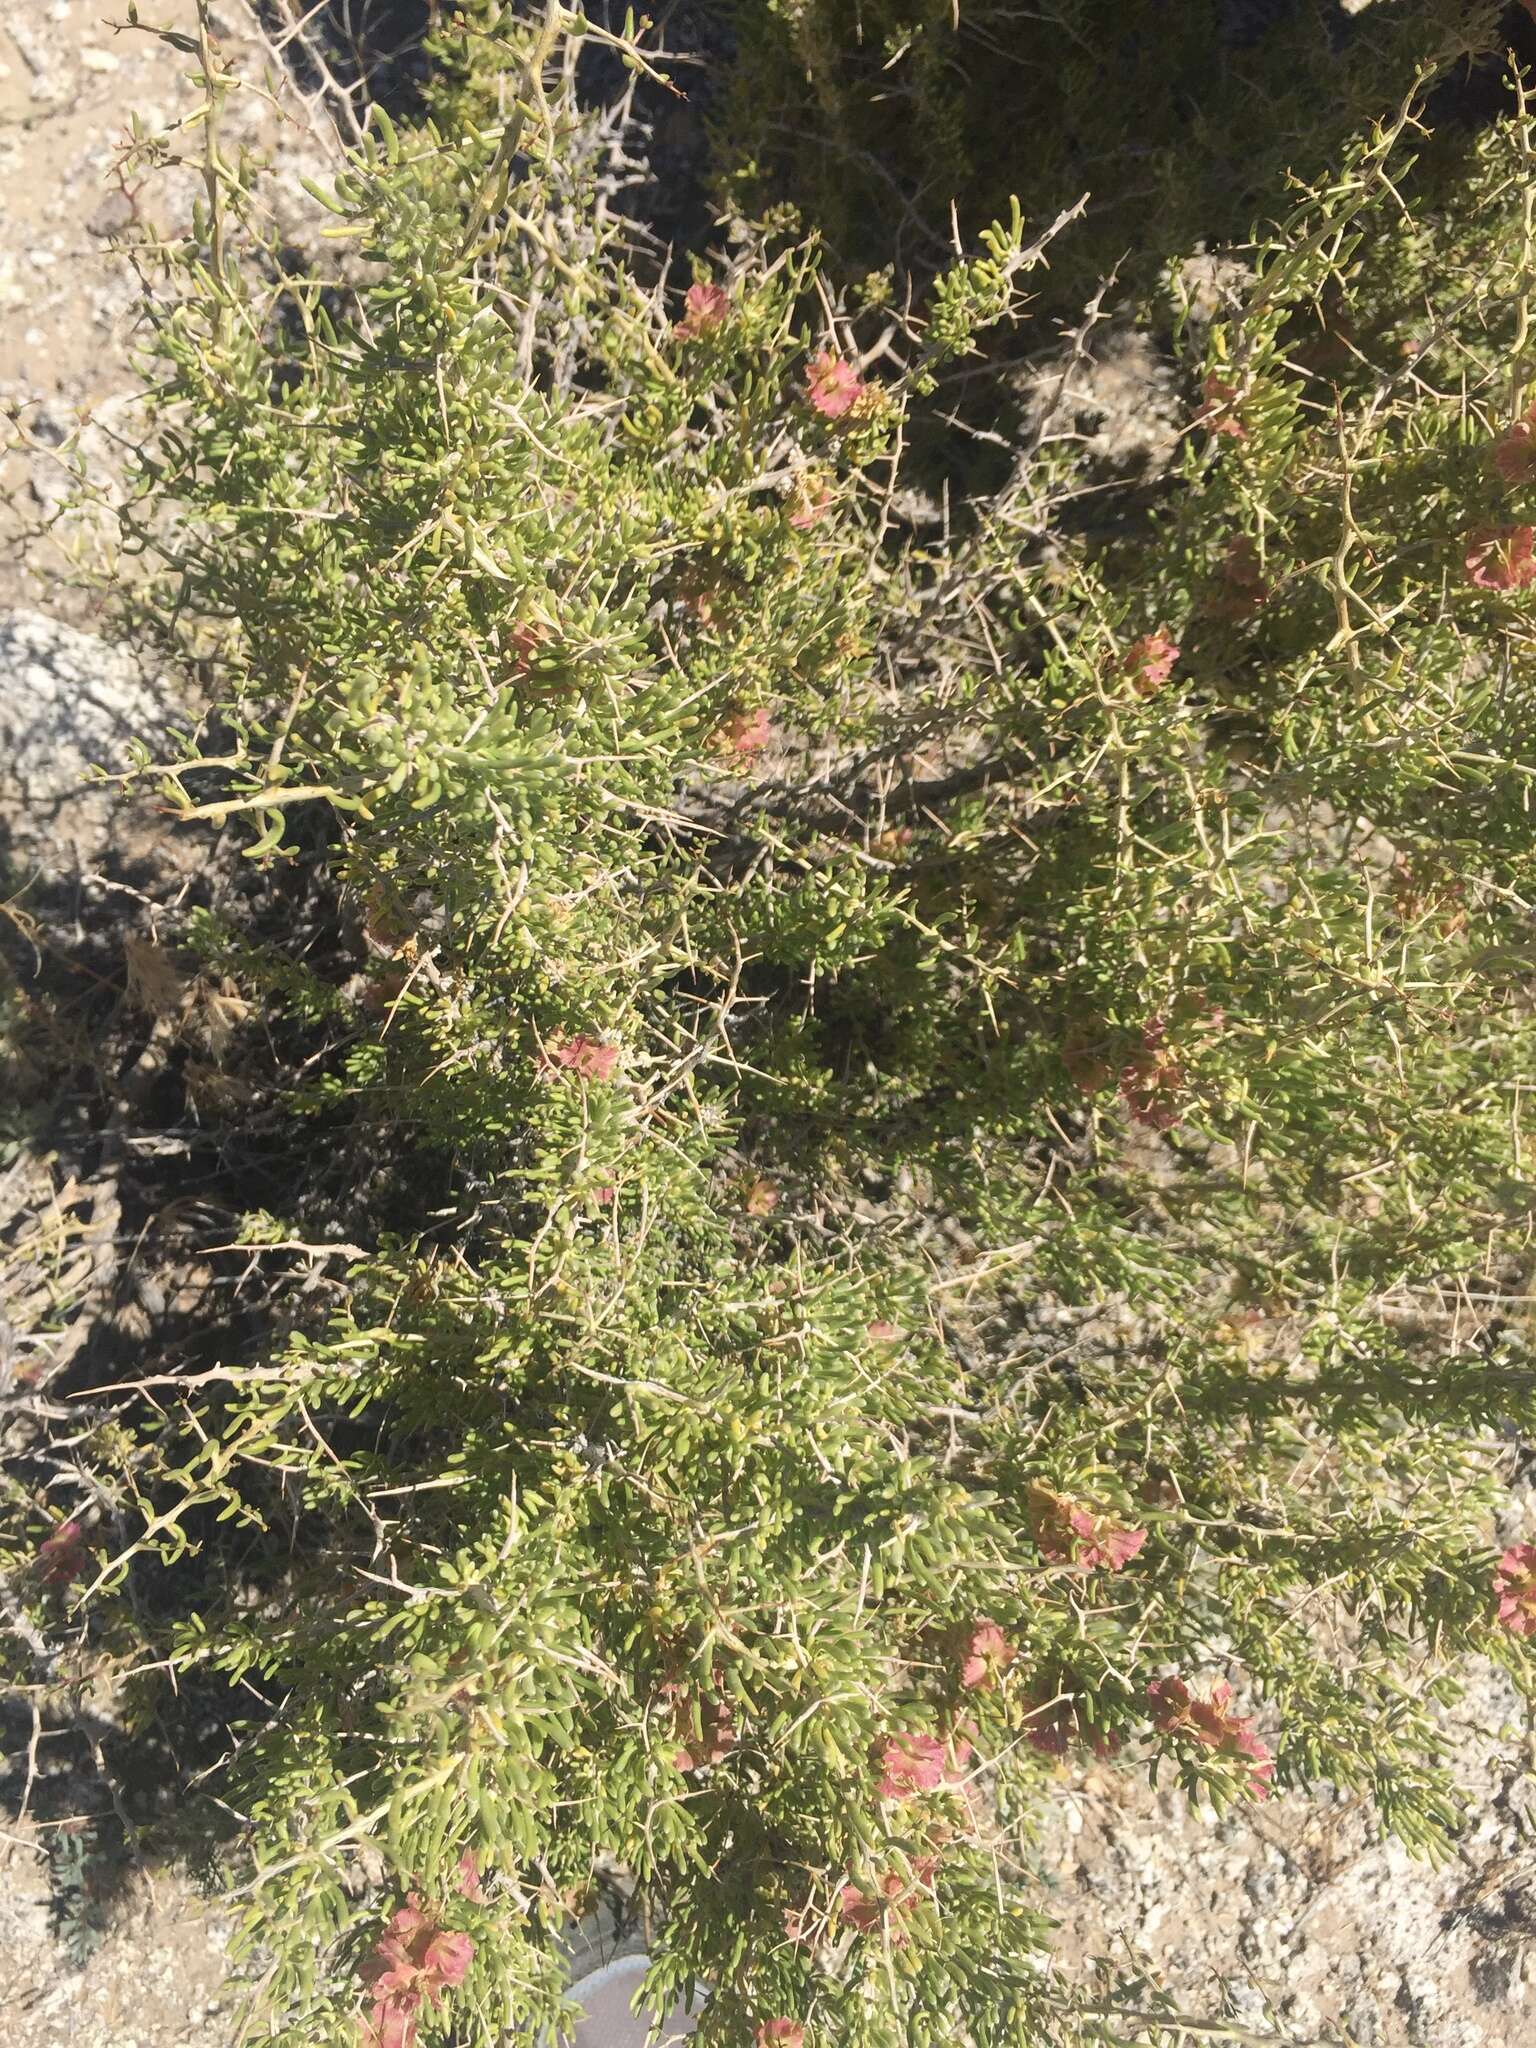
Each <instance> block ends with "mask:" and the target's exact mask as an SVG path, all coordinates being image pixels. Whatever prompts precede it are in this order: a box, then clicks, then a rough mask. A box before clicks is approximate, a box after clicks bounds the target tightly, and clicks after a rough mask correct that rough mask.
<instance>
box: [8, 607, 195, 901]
mask: <svg viewBox="0 0 1536 2048" xmlns="http://www.w3.org/2000/svg"><path fill="white" fill-rule="evenodd" d="M168 711H169V704H168V697H167V693H166V691H165V689H164V687H163V686H161V685H157V684H154V683H151V682H149V681H147V680H146V679H145V676H144V673H143V670H142V668H141V666H140V664H139V663H138V662H137V661H136V660H135V659H134V658H133V656H132V655H130V654H128V653H126V652H124V651H123V650H122V649H121V648H115V647H112V646H109V645H108V643H107V642H106V641H104V640H99V639H97V638H96V637H95V636H94V635H93V634H90V633H82V632H79V631H77V630H76V628H74V627H73V626H62V625H60V624H58V623H57V622H56V621H55V620H53V619H46V618H44V617H42V615H41V614H40V613H37V612H27V611H15V612H5V613H0V835H3V841H4V845H5V850H6V851H7V852H8V853H9V854H10V855H11V856H12V858H13V860H14V861H15V863H16V864H17V865H24V866H26V867H28V868H31V869H34V870H35V869H37V868H42V869H43V870H44V871H45V872H54V873H61V872H67V871H69V870H71V869H79V868H83V867H88V866H90V865H91V864H92V863H94V862H95V861H97V860H98V859H99V858H100V857H101V854H102V853H103V851H104V850H105V848H106V847H107V846H108V844H109V843H110V842H111V840H112V837H113V833H114V829H115V827H116V824H117V821H118V817H119V813H120V808H121V805H120V798H119V794H118V789H117V786H116V785H114V784H112V783H106V782H103V781H102V780H101V779H100V777H99V775H98V774H97V773H96V772H95V771H97V770H105V771H106V772H107V773H108V774H115V773H120V772H121V771H122V770H123V769H125V768H126V767H127V766H128V752H129V746H130V743H131V742H132V741H134V740H143V741H144V742H145V743H146V744H147V745H148V746H150V747H151V748H158V747H160V746H162V745H163V743H164V735H165V731H166V726H167V722H168Z"/></svg>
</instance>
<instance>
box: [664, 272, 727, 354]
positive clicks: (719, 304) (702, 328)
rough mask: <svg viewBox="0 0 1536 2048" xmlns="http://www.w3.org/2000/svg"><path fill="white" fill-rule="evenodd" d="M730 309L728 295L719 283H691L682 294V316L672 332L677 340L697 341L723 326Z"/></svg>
mask: <svg viewBox="0 0 1536 2048" xmlns="http://www.w3.org/2000/svg"><path fill="white" fill-rule="evenodd" d="M730 310H731V301H730V295H729V293H727V292H725V291H723V290H722V289H721V287H720V286H719V285H717V284H691V285H689V287H688V289H687V291H686V292H685V293H684V295H683V317H682V319H681V320H679V321H678V322H677V324H676V325H675V326H674V328H673V329H672V332H673V334H674V335H676V337H677V339H678V340H679V341H697V340H698V338H699V336H700V335H701V334H713V333H714V332H715V330H716V329H717V328H720V327H723V326H724V325H725V322H726V320H727V318H728V317H729V315H730Z"/></svg>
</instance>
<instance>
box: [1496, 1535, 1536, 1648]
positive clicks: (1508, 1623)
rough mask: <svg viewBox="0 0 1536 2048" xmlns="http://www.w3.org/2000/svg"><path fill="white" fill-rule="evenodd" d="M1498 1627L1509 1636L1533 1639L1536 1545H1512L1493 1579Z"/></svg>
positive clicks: (1500, 1560)
mask: <svg viewBox="0 0 1536 2048" xmlns="http://www.w3.org/2000/svg"><path fill="white" fill-rule="evenodd" d="M1493 1590H1494V1592H1495V1593H1497V1594H1498V1596H1499V1626H1500V1628H1507V1629H1508V1630H1509V1632H1510V1634H1511V1635H1512V1636H1530V1635H1536V1543H1512V1544H1511V1545H1510V1546H1509V1548H1508V1550H1506V1551H1505V1553H1504V1555H1503V1556H1502V1557H1501V1558H1500V1559H1499V1565H1498V1570H1497V1571H1496V1572H1495V1573H1494V1575H1493Z"/></svg>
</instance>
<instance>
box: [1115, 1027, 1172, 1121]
mask: <svg viewBox="0 0 1536 2048" xmlns="http://www.w3.org/2000/svg"><path fill="white" fill-rule="evenodd" d="M1166 1041H1167V1026H1166V1025H1165V1024H1164V1022H1163V1020H1162V1018H1161V1017H1153V1018H1150V1019H1149V1020H1148V1021H1147V1023H1145V1024H1144V1025H1143V1026H1142V1029H1141V1050H1140V1051H1139V1052H1137V1053H1134V1054H1133V1055H1132V1056H1131V1058H1130V1059H1128V1060H1127V1061H1126V1063H1125V1065H1124V1066H1123V1067H1122V1068H1121V1069H1120V1099H1121V1100H1122V1101H1123V1102H1124V1104H1125V1106H1126V1108H1127V1109H1128V1110H1129V1111H1130V1114H1131V1119H1132V1121H1133V1122H1135V1123H1138V1124H1144V1125H1145V1126H1146V1128H1147V1129H1148V1130H1151V1131H1171V1130H1172V1129H1173V1127H1174V1125H1175V1124H1176V1123H1177V1122H1178V1121H1179V1118H1180V1116H1181V1114H1182V1109H1181V1098H1182V1096H1183V1093H1184V1069H1183V1068H1182V1067H1181V1066H1180V1065H1179V1063H1178V1061H1177V1060H1176V1059H1175V1058H1174V1057H1173V1055H1172V1053H1170V1052H1169V1051H1168V1049H1167V1043H1166Z"/></svg>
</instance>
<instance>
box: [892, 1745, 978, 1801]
mask: <svg viewBox="0 0 1536 2048" xmlns="http://www.w3.org/2000/svg"><path fill="white" fill-rule="evenodd" d="M970 1755H971V1745H970V1744H969V1743H968V1742H966V1741H964V1740H963V1739H962V1740H960V1741H958V1742H956V1743H955V1744H954V1746H953V1751H951V1748H950V1746H949V1745H948V1744H946V1743H943V1742H941V1741H940V1740H939V1738H938V1737H937V1736H936V1735H893V1736H892V1737H891V1739H890V1740H889V1741H888V1742H887V1743H886V1744H885V1745H884V1746H883V1748H882V1749H881V1751H880V1797H881V1798H882V1799H912V1798H915V1797H916V1795H917V1794H918V1793H919V1792H933V1791H935V1790H937V1788H938V1787H939V1786H940V1785H942V1784H943V1783H944V1781H945V1779H946V1777H947V1776H948V1775H949V1770H950V1765H951V1758H952V1759H953V1763H954V1765H955V1767H956V1768H959V1769H963V1768H964V1767H965V1765H966V1763H967V1762H968V1761H969V1760H970Z"/></svg>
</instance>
